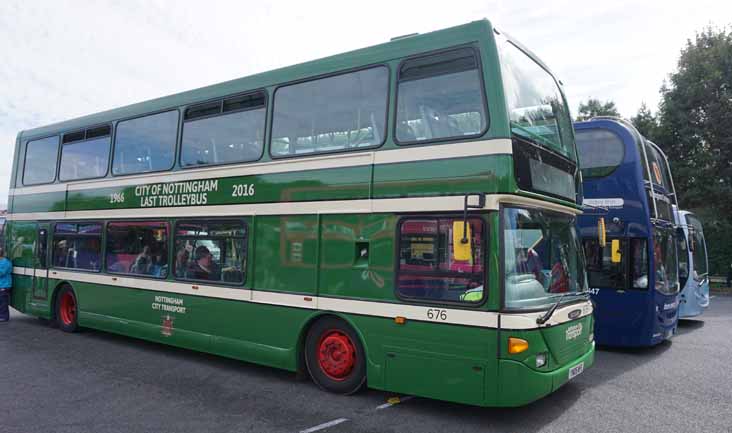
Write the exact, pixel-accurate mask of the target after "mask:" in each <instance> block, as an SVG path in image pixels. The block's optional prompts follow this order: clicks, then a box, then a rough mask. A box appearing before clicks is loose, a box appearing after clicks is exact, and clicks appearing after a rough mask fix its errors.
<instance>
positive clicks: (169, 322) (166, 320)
mask: <svg viewBox="0 0 732 433" xmlns="http://www.w3.org/2000/svg"><path fill="white" fill-rule="evenodd" d="M160 333H161V334H163V336H165V337H170V336H171V335H173V317H171V316H170V314H166V315H165V316H163V323H162V324H161V325H160Z"/></svg>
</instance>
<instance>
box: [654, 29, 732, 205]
mask: <svg viewBox="0 0 732 433" xmlns="http://www.w3.org/2000/svg"><path fill="white" fill-rule="evenodd" d="M661 94H662V101H661V107H660V120H661V122H660V123H661V125H660V131H659V133H660V135H661V136H662V137H661V138H662V139H661V138H659V142H660V143H663V144H660V143H659V145H661V146H662V147H663V149H664V151H665V152H666V154H667V155H668V156H669V159H670V160H671V169H672V170H673V174H674V180H675V181H676V185H677V188H678V189H679V190H680V191H679V192H680V194H679V195H680V199H682V200H683V206H686V207H694V208H697V207H708V206H710V205H713V206H715V207H717V209H718V210H720V211H721V212H722V213H723V214H726V215H729V214H730V212H732V34H730V33H727V31H726V30H719V31H717V30H714V29H713V28H711V27H708V28H706V29H705V30H704V31H702V32H701V33H697V35H696V39H695V40H694V41H691V40H689V41H687V45H686V47H685V48H684V49H683V50H682V51H681V56H680V58H679V62H678V70H677V71H676V72H674V73H672V74H671V75H670V76H669V83H668V84H667V85H664V86H663V87H662V88H661Z"/></svg>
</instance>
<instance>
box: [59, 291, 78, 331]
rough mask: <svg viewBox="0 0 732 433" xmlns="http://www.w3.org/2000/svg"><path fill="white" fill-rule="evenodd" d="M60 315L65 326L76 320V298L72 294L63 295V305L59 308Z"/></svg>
mask: <svg viewBox="0 0 732 433" xmlns="http://www.w3.org/2000/svg"><path fill="white" fill-rule="evenodd" d="M59 315H60V316H61V321H62V322H63V323H64V325H67V326H68V325H71V324H73V323H74V320H75V319H76V298H74V294H73V293H71V292H66V293H64V294H63V295H61V305H60V307H59Z"/></svg>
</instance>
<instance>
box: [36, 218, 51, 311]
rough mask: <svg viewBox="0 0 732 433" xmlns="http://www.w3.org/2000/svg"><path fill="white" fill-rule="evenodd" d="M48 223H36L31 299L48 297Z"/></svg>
mask: <svg viewBox="0 0 732 433" xmlns="http://www.w3.org/2000/svg"><path fill="white" fill-rule="evenodd" d="M48 227H49V224H48V223H41V224H38V233H37V236H36V245H35V249H34V251H33V299H47V298H48Z"/></svg>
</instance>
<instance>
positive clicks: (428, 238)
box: [397, 218, 484, 303]
mask: <svg viewBox="0 0 732 433" xmlns="http://www.w3.org/2000/svg"><path fill="white" fill-rule="evenodd" d="M456 222H457V223H458V224H459V225H460V227H462V219H461V218H460V219H453V218H410V219H406V220H403V221H402V223H401V225H400V229H399V231H400V233H399V265H398V278H397V293H398V295H399V296H400V297H402V298H407V299H413V300H419V301H433V302H466V303H479V302H480V301H482V300H483V298H484V293H483V292H484V291H483V281H484V271H483V269H484V268H483V247H484V229H483V221H481V220H479V219H470V220H468V225H469V227H470V228H469V230H468V232H467V237H466V238H467V239H468V242H466V246H467V248H468V249H467V250H465V251H463V252H462V254H460V253H456V248H455V244H454V240H455V239H458V242H460V241H461V240H462V237H461V236H462V234H463V232H462V231H460V228H457V226H456V225H455V223H456ZM456 228H457V229H458V232H455V231H454V230H455V229H456ZM456 236H457V238H456Z"/></svg>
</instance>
